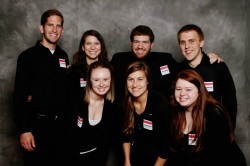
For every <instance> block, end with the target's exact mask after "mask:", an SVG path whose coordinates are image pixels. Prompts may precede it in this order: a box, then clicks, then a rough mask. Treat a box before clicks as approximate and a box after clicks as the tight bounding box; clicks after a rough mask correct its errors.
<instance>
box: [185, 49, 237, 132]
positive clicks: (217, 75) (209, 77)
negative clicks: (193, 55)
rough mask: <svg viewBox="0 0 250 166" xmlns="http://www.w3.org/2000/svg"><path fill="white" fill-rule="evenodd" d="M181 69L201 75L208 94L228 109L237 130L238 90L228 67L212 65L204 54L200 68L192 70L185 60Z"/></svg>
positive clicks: (223, 64) (217, 64)
mask: <svg viewBox="0 0 250 166" xmlns="http://www.w3.org/2000/svg"><path fill="white" fill-rule="evenodd" d="M181 68H182V69H192V70H195V71H196V72H198V73H199V74H200V75H201V77H202V78H203V80H204V82H205V85H206V88H207V90H208V92H209V93H211V94H212V96H213V97H214V98H215V99H216V100H218V101H219V102H221V103H222V104H223V106H224V107H225V108H226V109H227V111H228V113H229V115H230V118H231V120H232V124H233V127H234V128H235V125H236V115H237V98H236V89H235V85H234V81H233V78H232V76H231V73H230V71H229V69H228V67H227V65H226V64H225V63H224V62H221V63H213V64H210V62H209V58H208V56H207V55H206V54H205V53H203V57H202V60H201V63H200V64H199V65H198V66H196V67H195V68H192V67H190V66H189V65H188V61H187V60H184V61H182V63H181Z"/></svg>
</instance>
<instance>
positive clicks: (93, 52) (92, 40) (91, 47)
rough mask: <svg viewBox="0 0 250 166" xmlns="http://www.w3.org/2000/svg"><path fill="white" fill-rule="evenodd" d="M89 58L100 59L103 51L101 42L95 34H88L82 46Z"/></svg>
mask: <svg viewBox="0 0 250 166" xmlns="http://www.w3.org/2000/svg"><path fill="white" fill-rule="evenodd" d="M82 49H83V50H84V51H85V53H86V55H87V58H88V59H90V60H94V61H95V60H98V56H99V55H100V53H101V43H100V41H99V40H98V39H97V38H96V37H95V36H87V37H86V39H85V42H84V44H83V46H82Z"/></svg>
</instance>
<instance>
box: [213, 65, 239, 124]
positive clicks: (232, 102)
mask: <svg viewBox="0 0 250 166" xmlns="http://www.w3.org/2000/svg"><path fill="white" fill-rule="evenodd" d="M218 67H220V68H218V69H217V71H219V72H220V75H219V78H220V82H223V83H222V84H221V87H220V88H221V89H222V100H221V102H222V104H223V106H224V107H225V108H226V110H227V112H228V113H229V116H230V118H231V121H232V124H233V128H235V126H236V116H237V97H236V88H235V84H234V81H233V78H232V75H231V73H230V71H229V69H228V67H227V66H226V64H225V63H222V64H221V65H218Z"/></svg>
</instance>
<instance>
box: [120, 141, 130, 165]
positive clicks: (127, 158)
mask: <svg viewBox="0 0 250 166" xmlns="http://www.w3.org/2000/svg"><path fill="white" fill-rule="evenodd" d="M122 146H123V152H124V166H131V164H130V148H131V143H128V142H125V143H123V145H122Z"/></svg>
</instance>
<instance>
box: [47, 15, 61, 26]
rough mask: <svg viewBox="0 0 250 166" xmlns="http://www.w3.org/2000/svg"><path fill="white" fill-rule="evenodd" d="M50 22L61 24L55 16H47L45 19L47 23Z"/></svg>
mask: <svg viewBox="0 0 250 166" xmlns="http://www.w3.org/2000/svg"><path fill="white" fill-rule="evenodd" d="M51 22H57V23H60V24H61V23H62V18H61V17H59V16H57V15H52V16H49V17H48V18H47V23H51Z"/></svg>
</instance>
